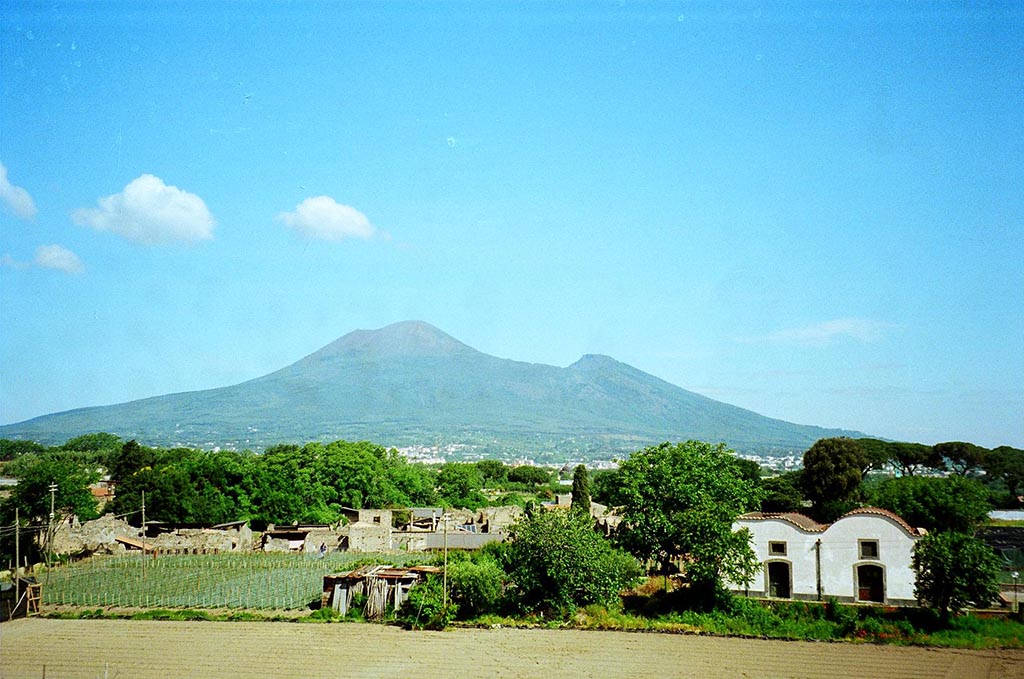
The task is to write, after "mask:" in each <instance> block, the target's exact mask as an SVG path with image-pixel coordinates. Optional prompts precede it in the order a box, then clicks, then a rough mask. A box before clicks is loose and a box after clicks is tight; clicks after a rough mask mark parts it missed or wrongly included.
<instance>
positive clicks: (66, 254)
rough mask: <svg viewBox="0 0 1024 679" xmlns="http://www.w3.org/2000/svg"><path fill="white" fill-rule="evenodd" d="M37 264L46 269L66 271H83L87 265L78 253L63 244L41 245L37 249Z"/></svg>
mask: <svg viewBox="0 0 1024 679" xmlns="http://www.w3.org/2000/svg"><path fill="white" fill-rule="evenodd" d="M34 264H35V265H36V266H41V267H43V268H44V269H56V270H57V271H63V272H64V273H82V272H83V271H85V266H84V265H83V264H82V260H80V259H79V258H78V255H76V254H75V253H73V252H71V250H68V249H67V248H66V247H64V246H63V245H40V246H39V247H38V248H37V249H36V258H35V260H34Z"/></svg>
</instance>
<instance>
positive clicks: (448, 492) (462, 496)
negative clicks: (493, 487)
mask: <svg viewBox="0 0 1024 679" xmlns="http://www.w3.org/2000/svg"><path fill="white" fill-rule="evenodd" d="M483 485H484V480H483V477H482V476H481V475H480V470H479V469H478V468H477V466H476V465H474V464H467V463H462V462H446V463H445V464H443V465H441V469H440V470H438V472H437V495H438V497H439V498H440V499H441V501H442V502H444V503H445V504H447V505H450V506H452V507H465V508H467V509H476V508H478V507H481V506H483V505H484V504H486V502H487V499H486V498H485V497H484V496H483V494H482V493H481V492H480V490H481V489H482V488H483Z"/></svg>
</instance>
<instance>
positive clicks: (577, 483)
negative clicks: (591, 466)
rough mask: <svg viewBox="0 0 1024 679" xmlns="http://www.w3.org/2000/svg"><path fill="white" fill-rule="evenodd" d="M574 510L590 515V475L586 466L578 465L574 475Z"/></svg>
mask: <svg viewBox="0 0 1024 679" xmlns="http://www.w3.org/2000/svg"><path fill="white" fill-rule="evenodd" d="M572 508H573V509H574V510H576V511H580V512H583V513H584V514H587V515H588V516H589V515H590V475H589V474H588V473H587V467H586V465H582V464H580V465H576V469H575V470H573V473H572Z"/></svg>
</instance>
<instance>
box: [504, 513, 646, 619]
mask: <svg viewBox="0 0 1024 679" xmlns="http://www.w3.org/2000/svg"><path fill="white" fill-rule="evenodd" d="M509 538H510V542H509V544H508V546H507V548H506V550H505V552H504V560H505V564H504V565H505V569H506V571H507V572H508V574H509V577H510V579H511V580H512V581H513V582H514V583H515V586H516V589H515V591H516V593H517V598H518V602H519V605H520V607H521V608H522V609H524V610H529V611H532V610H543V609H566V608H572V607H574V606H586V605H588V604H593V603H597V604H604V605H611V604H614V603H616V602H617V601H618V596H619V592H621V591H622V590H623V589H624V588H626V587H629V586H630V585H632V584H634V582H635V581H636V579H637V578H638V577H639V576H640V575H641V573H642V571H641V569H640V566H639V564H637V562H636V561H635V560H634V559H633V557H631V556H630V555H629V554H626V553H625V552H622V551H620V550H617V549H615V548H614V547H612V545H611V543H609V542H608V541H607V540H606V539H605V538H604V537H602V536H601V535H600V534H598V533H597V532H595V531H594V527H593V521H592V519H591V518H590V516H589V515H585V514H583V513H582V512H573V511H568V512H567V511H560V510H542V511H537V512H534V513H533V514H532V515H527V516H525V517H523V518H522V519H521V520H520V521H518V522H517V523H516V524H514V525H513V526H512V528H511V530H510V532H509Z"/></svg>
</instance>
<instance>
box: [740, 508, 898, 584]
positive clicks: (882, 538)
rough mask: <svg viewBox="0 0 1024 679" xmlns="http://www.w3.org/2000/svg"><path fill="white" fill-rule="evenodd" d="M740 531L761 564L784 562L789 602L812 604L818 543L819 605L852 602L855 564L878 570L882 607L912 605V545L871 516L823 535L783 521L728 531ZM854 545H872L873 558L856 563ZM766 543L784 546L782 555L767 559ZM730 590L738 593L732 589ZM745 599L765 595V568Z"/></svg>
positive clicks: (745, 522)
mask: <svg viewBox="0 0 1024 679" xmlns="http://www.w3.org/2000/svg"><path fill="white" fill-rule="evenodd" d="M741 527H742V528H746V529H747V530H749V531H750V533H751V535H752V541H751V546H752V547H753V549H754V553H755V554H756V555H757V558H758V560H759V561H761V562H762V564H764V563H766V562H769V561H785V562H788V563H790V565H791V575H792V588H793V591H792V595H793V597H794V598H803V599H808V598H817V596H818V570H817V564H816V559H815V544H816V543H817V542H818V540H821V586H822V592H821V596H822V599H827V598H829V597H836V598H839V599H841V600H855V599H856V598H857V594H858V593H857V578H856V568H857V566H858V565H861V564H867V563H871V564H877V565H880V566H882V567H883V570H884V580H885V598H886V601H890V600H901V601H904V602H910V601H913V599H914V572H913V569H912V568H911V555H912V552H913V548H914V544H915V543H916V541H917V539H918V538H916V537H914V536H911V535H909V534H908V533H907V532H906V530H905V529H904V528H903V527H901V526H900V525H899V524H898V523H897V522H896V521H893V520H892V519H890V518H888V517H885V516H879V515H875V514H855V515H850V516H844V517H842V518H840V519H839V520H838V521H836V522H835V523H833V524H831V525H830V526H828V527H827V528H826V529H825V530H824V531H809V530H805V529H802V528H799V527H797V526H796V525H794V524H792V523H790V522H788V521H785V520H783V519H776V518H769V519H740V520H738V521H737V522H736V523H735V524H734V529H738V528H741ZM860 540H877V541H878V558H877V559H862V558H860V547H859V541H860ZM769 542H785V543H786V555H785V556H778V555H773V554H769V553H768V543H769ZM730 588H731V589H734V590H737V591H743V590H744V587H743V586H742V585H740V584H738V583H731V584H730ZM749 591H750V593H751V594H756V595H766V594H767V591H768V576H767V567H763V568H762V569H761V572H760V574H759V575H758V576H757V577H756V578H755V580H754V582H753V583H751V585H750V589H749Z"/></svg>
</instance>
